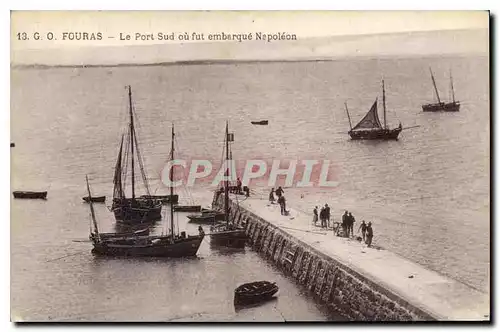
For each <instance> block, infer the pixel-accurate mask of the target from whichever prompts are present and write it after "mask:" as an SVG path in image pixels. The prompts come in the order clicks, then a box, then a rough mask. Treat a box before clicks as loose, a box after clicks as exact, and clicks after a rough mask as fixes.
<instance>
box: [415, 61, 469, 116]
mask: <svg viewBox="0 0 500 332" xmlns="http://www.w3.org/2000/svg"><path fill="white" fill-rule="evenodd" d="M429 71H430V73H431V79H432V85H433V86H434V92H435V93H436V98H437V103H430V104H424V105H422V111H424V112H459V111H460V102H459V101H456V100H455V91H454V89H453V77H452V75H451V71H450V91H451V96H452V101H451V102H443V101H441V98H440V97H439V91H438V89H437V86H436V80H435V79H434V75H433V74H432V69H431V68H429Z"/></svg>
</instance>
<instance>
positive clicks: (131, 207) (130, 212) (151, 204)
mask: <svg viewBox="0 0 500 332" xmlns="http://www.w3.org/2000/svg"><path fill="white" fill-rule="evenodd" d="M128 99H129V115H130V122H129V126H128V135H127V144H126V147H125V151H123V136H122V140H121V144H120V150H119V152H118V158H117V161H116V165H115V175H114V179H113V183H114V190H113V202H112V205H111V210H112V211H113V213H114V215H115V218H116V220H117V221H118V222H121V223H125V224H139V223H150V222H154V221H156V220H160V219H161V210H162V202H161V201H160V200H158V199H156V198H154V197H153V196H151V195H150V190H149V184H148V181H147V175H146V172H145V170H144V166H143V165H144V163H143V161H142V157H141V153H140V150H139V145H138V143H137V134H136V132H135V127H134V114H133V106H132V90H131V87H130V86H128ZM129 152H130V153H129ZM129 156H130V160H129ZM136 157H137V163H138V164H139V166H140V171H141V175H142V180H143V184H144V188H145V191H146V195H145V196H144V197H136V191H135V164H136V160H135V158H136ZM128 163H130V166H131V167H130V171H131V186H132V197H130V198H127V197H126V196H125V182H126V181H125V180H126V179H125V180H124V179H123V178H124V177H126V170H127V165H128ZM124 166H125V167H124ZM124 169H125V171H124Z"/></svg>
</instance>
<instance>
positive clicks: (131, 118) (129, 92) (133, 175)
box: [128, 85, 135, 198]
mask: <svg viewBox="0 0 500 332" xmlns="http://www.w3.org/2000/svg"><path fill="white" fill-rule="evenodd" d="M128 103H129V111H130V146H131V152H132V198H135V172H134V142H135V140H134V115H133V114H132V89H131V88H130V85H129V86H128Z"/></svg>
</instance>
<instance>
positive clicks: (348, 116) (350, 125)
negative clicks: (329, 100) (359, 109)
mask: <svg viewBox="0 0 500 332" xmlns="http://www.w3.org/2000/svg"><path fill="white" fill-rule="evenodd" d="M344 105H345V111H346V112H347V118H348V119H349V127H351V130H352V124H351V116H350V115H349V110H348V109H347V102H345V103H344Z"/></svg>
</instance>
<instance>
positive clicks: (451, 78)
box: [450, 69, 455, 102]
mask: <svg viewBox="0 0 500 332" xmlns="http://www.w3.org/2000/svg"><path fill="white" fill-rule="evenodd" d="M450 85H451V98H452V99H453V102H455V91H454V90H453V76H451V69H450Z"/></svg>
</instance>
